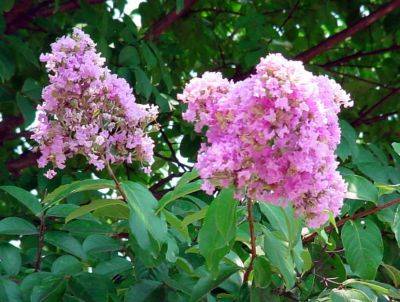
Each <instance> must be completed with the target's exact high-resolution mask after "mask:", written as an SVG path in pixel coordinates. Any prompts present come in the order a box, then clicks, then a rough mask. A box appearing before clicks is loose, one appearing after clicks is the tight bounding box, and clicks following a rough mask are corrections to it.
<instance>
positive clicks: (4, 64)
mask: <svg viewBox="0 0 400 302" xmlns="http://www.w3.org/2000/svg"><path fill="white" fill-rule="evenodd" d="M14 73H15V64H14V61H13V59H12V58H11V57H10V56H9V55H8V54H7V53H2V50H1V49H0V82H3V83H4V82H6V81H8V80H10V79H11V78H12V77H13V75H14Z"/></svg>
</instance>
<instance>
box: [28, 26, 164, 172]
mask: <svg viewBox="0 0 400 302" xmlns="http://www.w3.org/2000/svg"><path fill="white" fill-rule="evenodd" d="M95 46H96V45H95V43H94V42H93V41H92V40H91V39H90V37H89V36H88V35H87V34H85V33H84V32H83V31H82V30H80V29H77V28H75V29H74V31H73V33H72V35H69V36H64V37H62V38H60V39H58V40H57V41H56V42H55V43H53V44H52V45H51V50H52V51H51V53H48V54H42V55H41V57H40V60H41V61H42V62H45V63H46V68H47V71H48V72H49V78H50V84H49V85H48V86H46V87H45V88H44V89H43V92H42V97H43V100H44V102H43V104H42V105H39V106H38V110H39V118H38V126H37V127H36V129H35V131H34V134H33V135H32V138H33V139H35V140H36V141H37V142H38V143H39V150H40V151H41V156H40V158H39V160H38V163H39V167H45V166H46V165H47V164H48V163H52V164H53V166H54V167H57V168H59V169H63V168H64V167H65V161H66V159H67V158H69V157H72V156H73V155H74V154H78V153H79V154H83V155H84V156H86V158H87V159H88V160H89V163H90V164H93V165H94V166H96V168H97V169H99V170H101V169H103V168H104V166H105V164H106V162H105V161H108V162H110V163H121V162H127V163H130V162H132V161H133V160H139V161H141V162H143V163H148V164H151V163H152V161H153V145H154V143H153V141H152V139H151V138H150V137H149V136H148V135H147V134H146V131H145V130H146V128H147V127H148V125H149V123H151V122H153V121H154V120H155V118H156V116H157V108H156V107H152V106H149V105H141V104H137V103H136V102H135V97H134V95H133V91H132V88H131V87H130V86H129V84H128V83H127V82H126V81H125V80H124V79H121V78H118V77H117V76H116V75H114V74H112V73H111V72H110V70H109V69H108V68H107V67H105V66H104V62H105V60H104V59H103V58H102V57H101V56H100V54H98V53H97V52H96V48H95ZM45 175H46V176H47V177H48V178H52V177H54V175H55V171H54V170H49V171H48V172H47V173H46V174H45Z"/></svg>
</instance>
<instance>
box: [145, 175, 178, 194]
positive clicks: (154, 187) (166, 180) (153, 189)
mask: <svg viewBox="0 0 400 302" xmlns="http://www.w3.org/2000/svg"><path fill="white" fill-rule="evenodd" d="M183 174H184V172H180V173H172V174H170V175H168V176H167V177H165V178H163V179H161V180H160V181H159V182H157V183H155V184H154V185H152V186H151V187H150V189H149V190H150V192H152V193H153V192H156V191H157V190H158V189H159V188H161V187H163V186H164V185H165V184H167V183H169V182H170V181H171V180H172V179H173V178H175V177H181V176H182V175H183Z"/></svg>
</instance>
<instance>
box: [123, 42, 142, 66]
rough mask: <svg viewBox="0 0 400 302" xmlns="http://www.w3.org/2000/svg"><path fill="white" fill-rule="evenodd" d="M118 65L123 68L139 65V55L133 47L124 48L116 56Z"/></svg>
mask: <svg viewBox="0 0 400 302" xmlns="http://www.w3.org/2000/svg"><path fill="white" fill-rule="evenodd" d="M118 63H119V64H120V65H123V66H137V65H139V63H140V58H139V54H138V52H137V50H136V48H135V47H133V46H129V45H128V46H125V47H124V48H122V50H121V52H120V53H119V56H118Z"/></svg>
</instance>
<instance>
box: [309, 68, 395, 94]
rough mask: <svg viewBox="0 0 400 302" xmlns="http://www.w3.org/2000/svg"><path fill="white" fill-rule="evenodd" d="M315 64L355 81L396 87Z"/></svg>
mask: <svg viewBox="0 0 400 302" xmlns="http://www.w3.org/2000/svg"><path fill="white" fill-rule="evenodd" d="M316 66H318V67H321V68H324V69H325V70H326V71H328V72H329V73H332V74H336V75H340V76H343V77H348V78H351V79H354V80H356V81H360V82H364V83H367V84H371V85H374V86H378V87H382V88H385V89H396V88H395V87H392V86H390V85H387V84H384V83H380V82H376V81H373V80H369V79H364V78H360V77H357V76H355V75H353V74H348V73H344V72H340V71H336V70H333V69H331V68H328V67H324V66H323V65H316Z"/></svg>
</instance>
